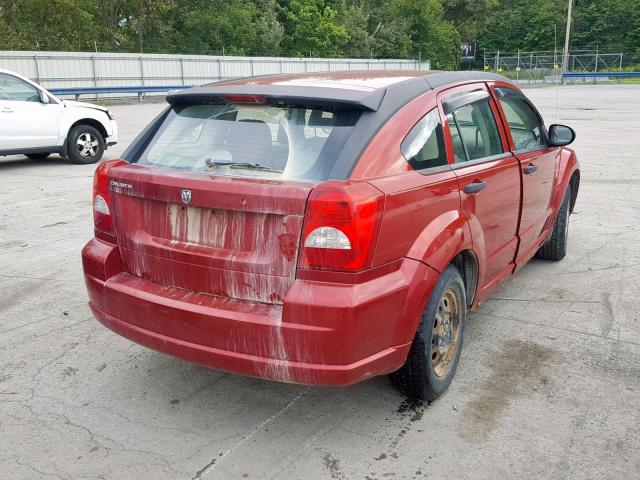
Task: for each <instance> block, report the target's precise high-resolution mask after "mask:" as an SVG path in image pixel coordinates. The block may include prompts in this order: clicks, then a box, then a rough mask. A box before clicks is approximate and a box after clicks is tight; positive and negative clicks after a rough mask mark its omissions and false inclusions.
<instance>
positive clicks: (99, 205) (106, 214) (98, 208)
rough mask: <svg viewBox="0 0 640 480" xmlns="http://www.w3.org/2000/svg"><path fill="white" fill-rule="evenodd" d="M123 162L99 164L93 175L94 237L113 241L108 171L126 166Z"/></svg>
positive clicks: (112, 161)
mask: <svg viewBox="0 0 640 480" xmlns="http://www.w3.org/2000/svg"><path fill="white" fill-rule="evenodd" d="M126 163H127V162H125V161H124V160H110V161H107V162H101V163H100V164H99V165H98V168H96V172H95V173H94V175H93V224H94V227H95V234H96V237H98V238H102V239H103V240H107V241H113V240H114V236H115V232H114V231H113V220H112V219H111V210H110V204H109V171H110V170H111V169H112V168H113V167H119V166H120V165H126Z"/></svg>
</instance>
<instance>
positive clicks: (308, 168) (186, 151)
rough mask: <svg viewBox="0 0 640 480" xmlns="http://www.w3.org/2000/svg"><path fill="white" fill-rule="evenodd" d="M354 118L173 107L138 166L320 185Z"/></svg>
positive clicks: (285, 110)
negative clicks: (318, 182)
mask: <svg viewBox="0 0 640 480" xmlns="http://www.w3.org/2000/svg"><path fill="white" fill-rule="evenodd" d="M358 114H359V112H358V111H356V110H334V111H330V110H320V109H317V108H307V107H297V106H296V107H288V106H270V105H257V104H231V103H228V104H198V105H176V106H174V107H173V109H172V110H171V111H170V112H169V114H168V116H167V118H166V119H165V121H164V123H163V125H162V126H161V127H160V129H159V130H158V132H156V134H155V136H154V138H153V139H152V140H151V142H150V143H149V145H148V146H147V147H146V149H145V150H144V152H143V153H142V155H141V156H140V158H139V159H138V163H139V164H141V165H149V166H158V167H163V168H171V169H176V170H184V171H190V172H205V173H212V174H215V175H229V176H240V177H253V178H268V179H295V180H304V181H323V180H326V179H327V178H329V175H330V172H331V169H332V167H333V165H334V163H335V161H336V158H337V157H338V155H339V153H340V151H341V150H342V147H343V146H344V143H345V141H346V139H347V138H348V136H349V134H350V133H351V131H352V129H353V125H354V124H355V122H356V121H357V118H358Z"/></svg>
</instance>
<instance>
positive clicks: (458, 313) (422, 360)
mask: <svg viewBox="0 0 640 480" xmlns="http://www.w3.org/2000/svg"><path fill="white" fill-rule="evenodd" d="M466 315H467V301H466V293H465V288H464V282H463V280H462V276H461V275H460V272H459V271H458V269H457V268H456V267H455V266H453V265H449V266H448V267H447V269H446V270H445V271H444V273H443V274H442V276H441V277H440V279H439V280H438V283H437V284H436V286H435V287H434V289H433V291H432V293H431V298H429V303H428V304H427V308H426V309H425V311H424V313H423V314H422V319H421V320H420V325H419V326H418V331H417V332H416V335H415V337H414V339H413V343H412V345H411V350H410V351H409V355H408V356H407V360H406V361H405V363H404V365H403V366H402V367H401V368H400V369H399V370H398V371H396V372H394V373H392V374H391V382H392V383H393V384H394V385H395V386H396V388H398V390H400V392H401V393H403V394H404V395H406V396H408V397H410V398H416V399H419V400H427V401H432V400H435V399H436V398H438V397H439V396H440V395H442V393H444V391H445V390H446V389H447V387H448V386H449V384H450V383H451V380H452V379H453V377H454V375H455V373H456V369H457V367H458V362H459V360H460V352H461V351H462V343H463V338H464V325H465V323H466ZM447 332H448V334H447Z"/></svg>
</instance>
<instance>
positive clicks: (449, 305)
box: [431, 288, 461, 377]
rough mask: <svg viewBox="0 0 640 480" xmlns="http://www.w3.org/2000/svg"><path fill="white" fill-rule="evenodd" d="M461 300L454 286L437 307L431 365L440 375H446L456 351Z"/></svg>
mask: <svg viewBox="0 0 640 480" xmlns="http://www.w3.org/2000/svg"><path fill="white" fill-rule="evenodd" d="M460 308H461V307H460V301H459V299H458V294H457V292H456V291H455V290H454V289H453V288H449V289H447V290H446V291H445V292H444V293H443V294H442V297H441V298H440V302H439V303H438V307H437V308H436V316H435V319H434V322H433V332H432V337H431V366H432V368H433V371H434V373H435V374H436V375H437V376H438V377H442V376H444V375H446V374H447V373H448V372H449V370H450V368H451V365H452V363H453V362H452V360H453V356H454V355H455V353H456V347H457V343H458V332H459V327H460Z"/></svg>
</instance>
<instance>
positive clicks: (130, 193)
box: [82, 71, 580, 400]
mask: <svg viewBox="0 0 640 480" xmlns="http://www.w3.org/2000/svg"><path fill="white" fill-rule="evenodd" d="M167 99H168V101H169V103H170V105H169V107H168V108H167V109H166V110H165V111H164V112H163V113H162V114H161V115H160V116H159V117H158V118H157V119H156V120H154V121H153V122H152V123H151V124H150V125H149V126H148V127H147V128H146V129H145V130H144V131H143V132H142V133H141V134H140V136H139V137H138V139H137V140H135V141H134V142H133V144H132V145H131V146H130V147H129V148H128V149H127V151H126V152H125V154H124V155H123V159H122V160H114V161H110V162H103V163H102V164H101V165H100V166H99V167H98V168H97V169H96V173H95V179H94V191H93V198H94V207H93V209H94V222H95V238H93V239H92V240H91V241H90V242H89V243H88V244H87V246H86V247H85V248H84V250H83V252H82V257H83V265H84V273H85V280H86V285H87V288H88V291H89V298H90V306H91V308H92V310H93V313H94V315H95V316H96V317H97V318H98V320H99V321H100V322H102V323H103V324H104V325H106V326H107V327H108V328H110V329H112V330H114V331H115V332H117V333H119V334H120V335H123V336H125V337H127V338H129V339H131V340H133V341H135V342H138V343H140V344H142V345H145V346H147V347H149V348H153V349H156V350H159V351H161V352H165V353H168V354H171V355H175V356H176V357H180V358H183V359H186V360H189V361H192V362H196V363H200V364H203V365H207V366H210V367H213V368H217V369H221V370H227V371H231V372H236V373H241V374H244V375H251V376H256V377H260V378H265V379H271V380H279V381H284V382H297V383H304V384H317V385H348V384H352V383H356V382H360V381H363V380H365V379H367V378H370V377H373V376H375V375H382V374H387V373H392V377H391V378H392V380H393V381H394V383H395V384H396V385H397V386H398V387H399V389H400V390H401V391H402V392H404V393H405V394H407V395H409V396H412V397H418V398H421V399H428V400H433V399H434V398H436V397H438V396H439V395H440V394H442V393H443V392H444V390H445V389H446V388H447V386H448V385H449V383H450V382H451V380H452V378H453V375H454V374H455V371H456V367H457V365H458V360H459V358H460V352H461V348H462V340H463V332H464V327H465V322H466V315H467V311H468V310H469V309H474V308H476V307H477V306H478V305H479V304H480V302H482V301H483V300H485V299H486V298H487V297H488V296H489V295H490V293H491V292H492V291H494V290H495V289H496V288H497V287H498V286H499V285H500V284H502V283H503V282H504V281H506V280H507V279H508V278H510V277H511V276H512V275H513V274H514V272H516V271H517V270H518V269H520V268H521V267H522V266H523V265H525V263H526V262H527V261H528V260H529V259H531V258H532V257H533V256H534V255H536V254H537V256H538V257H539V258H542V259H547V260H560V259H561V258H563V257H564V256H565V253H566V249H567V242H568V232H569V215H570V213H571V212H572V210H573V206H574V203H575V201H576V197H577V194H578V186H579V180H580V172H579V165H578V162H577V159H576V155H575V154H574V152H573V151H572V150H570V149H568V148H566V145H568V144H570V143H571V142H572V141H573V139H574V137H575V133H574V132H573V130H572V129H571V128H569V127H567V126H563V125H551V126H550V127H549V129H547V128H546V127H545V125H544V122H543V120H542V117H541V116H540V114H539V113H538V111H537V110H536V109H535V107H534V106H533V104H532V103H531V102H530V101H529V100H528V99H527V98H526V97H525V95H524V94H523V93H522V92H521V91H520V90H519V89H518V87H516V86H515V85H514V84H513V83H511V82H510V81H509V80H508V79H506V78H505V77H502V76H499V75H493V74H490V73H479V72H454V73H450V72H449V73H447V72H409V71H396V72H392V71H383V72H371V71H365V72H354V71H348V72H331V73H320V72H315V73H312V74H311V73H309V74H294V75H274V76H265V77H258V78H249V79H241V80H231V81H227V82H221V83H217V84H212V85H205V86H203V87H198V88H192V89H188V90H184V91H181V92H178V93H173V94H170V95H168V97H167ZM496 341H499V339H497V340H496Z"/></svg>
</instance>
